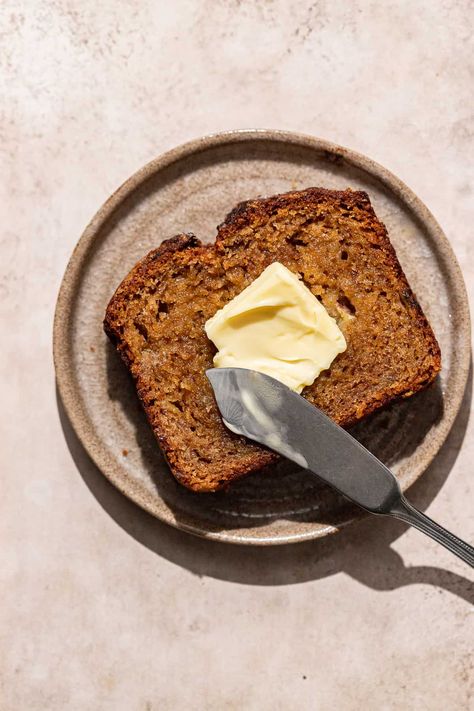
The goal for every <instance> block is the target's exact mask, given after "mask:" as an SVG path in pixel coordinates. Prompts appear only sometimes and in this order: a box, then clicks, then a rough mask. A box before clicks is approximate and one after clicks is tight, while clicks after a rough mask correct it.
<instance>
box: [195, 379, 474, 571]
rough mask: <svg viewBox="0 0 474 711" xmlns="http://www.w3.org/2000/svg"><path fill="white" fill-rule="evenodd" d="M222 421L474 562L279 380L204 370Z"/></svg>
mask: <svg viewBox="0 0 474 711" xmlns="http://www.w3.org/2000/svg"><path fill="white" fill-rule="evenodd" d="M206 375H207V377H208V379H209V381H210V383H211V385H212V387H213V390H214V394H215V398H216V401H217V405H218V407H219V410H220V413H221V415H222V418H223V420H224V424H225V425H226V426H227V427H228V428H229V429H230V430H231V431H232V432H234V433H236V434H239V435H244V436H245V437H248V438H249V439H252V440H254V441H256V442H259V443H260V444H263V445H264V446H266V447H268V448H269V449H272V450H274V451H275V452H278V453H279V454H281V455H282V456H284V457H286V458H287V459H290V460H292V461H293V462H295V463H296V464H299V465H300V466H301V467H303V468H305V469H308V470H310V471H311V472H312V473H314V474H316V475H317V476H318V477H320V479H322V480H323V481H325V482H326V483H327V484H330V485H331V486H333V487H334V488H335V489H337V490H338V491H339V492H340V493H341V494H343V495H344V496H346V497H347V498H349V499H351V500H352V501H353V502H355V503H356V504H358V505H359V506H361V507H362V508H363V509H365V510H366V511H369V512H371V513H374V514H389V515H392V516H396V517H397V518H400V519H402V520H403V521H405V522H407V523H410V524H411V525H413V526H415V527H416V528H418V529H419V530H421V531H423V532H424V533H426V534H427V535H430V536H431V537H432V538H434V539H435V540H437V541H438V542H439V543H442V544H443V545H444V546H445V547H447V548H448V549H449V550H451V551H452V552H453V553H456V555H458V556H459V557H461V558H462V559H463V560H465V561H466V562H467V563H469V564H470V565H471V566H474V549H473V548H472V547H471V546H470V545H469V544H467V543H465V542H464V541H462V540H461V539H459V538H458V537H457V536H454V534H452V533H450V532H449V531H446V529H444V528H443V527H441V526H439V524H437V523H435V522H434V521H432V519H430V518H428V516H426V515H425V514H423V513H421V512H420V511H418V510H417V509H416V508H415V507H414V506H412V505H411V504H410V503H409V502H408V501H407V500H406V498H405V497H404V496H403V494H402V492H401V489H400V486H399V484H398V481H397V479H396V478H395V476H394V475H393V473H392V472H391V471H390V469H388V467H386V466H385V464H383V463H382V462H381V461H379V460H378V459H377V458H376V457H375V456H374V455H373V454H372V453H371V452H369V451H368V450H367V449H366V448H365V447H364V446H363V445H361V444H360V443H359V442H358V441H357V440H356V439H355V438H354V437H352V435H350V434H349V433H348V432H346V431H345V430H344V429H342V427H339V426H338V425H337V424H336V423H335V422H333V421H332V420H331V419H330V418H329V417H328V416H327V415H325V414H324V413H323V412H322V411H321V410H319V409H318V408H317V407H315V406H314V405H312V404H311V403H309V402H308V401H307V400H305V398H304V397H302V396H301V395H298V394H297V393H295V392H293V391H292V390H290V388H288V387H287V386H286V385H284V384H283V383H280V382H279V381H278V380H275V379H274V378H271V377H270V376H268V375H264V374H263V373H258V372H256V371H254V370H246V369H243V368H213V369H210V370H207V371H206Z"/></svg>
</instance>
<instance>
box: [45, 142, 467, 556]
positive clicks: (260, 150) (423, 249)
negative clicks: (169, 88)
mask: <svg viewBox="0 0 474 711" xmlns="http://www.w3.org/2000/svg"><path fill="white" fill-rule="evenodd" d="M309 186H323V187H326V188H338V189H343V188H347V187H351V188H354V189H362V190H366V191H367V192H368V194H369V196H370V199H371V201H372V204H373V206H374V208H375V212H376V213H377V215H378V217H379V218H380V219H381V220H382V221H383V222H384V223H385V225H386V227H387V229H388V232H389V235H390V239H391V241H392V243H393V244H394V246H395V248H396V251H397V254H398V257H399V259H400V262H401V264H402V267H403V269H404V270H405V273H406V275H407V277H408V280H409V282H410V284H411V286H412V288H413V289H414V291H415V292H416V294H417V296H418V299H419V301H420V302H421V304H422V307H423V309H424V310H425V313H426V314H427V316H428V319H429V320H430V322H431V324H432V326H433V329H434V331H435V333H436V336H437V338H438V341H439V343H440V346H441V351H442V356H443V369H442V374H441V376H440V378H439V379H438V381H437V383H436V384H435V386H434V387H432V388H430V389H429V390H427V391H425V392H423V393H421V394H419V395H417V396H415V397H413V398H412V399H410V400H408V401H405V402H402V403H397V404H395V405H392V406H391V407H390V408H388V409H385V410H383V411H381V412H379V413H377V414H375V415H374V416H372V417H371V418H370V419H369V420H367V421H366V422H364V423H361V424H360V425H358V426H357V428H355V430H354V434H355V435H356V436H357V437H358V438H359V439H360V440H361V441H363V443H364V444H365V445H366V446H368V448H369V449H370V450H371V451H372V452H374V453H375V454H376V455H377V456H378V457H379V458H381V459H382V460H383V461H384V462H385V463H387V464H388V465H389V466H390V467H391V468H392V469H393V471H394V472H395V473H396V475H397V477H398V479H399V481H400V483H401V486H402V488H403V489H406V488H407V487H408V486H410V484H412V483H413V482H414V481H415V480H416V479H417V478H418V477H419V476H420V475H421V474H422V473H423V471H424V470H425V469H426V467H427V466H428V464H429V463H430V462H431V460H432V459H433V457H434V456H435V455H436V453H437V452H438V450H439V448H440V446H441V445H442V443H443V441H444V440H445V438H446V436H447V434H448V432H449V429H450V427H451V425H452V423H453V421H454V418H455V416H456V413H457V411H458V409H459V406H460V403H461V400H462V396H463V392H464V387H465V383H466V379H467V373H468V365H469V342H470V336H469V314H468V307H467V299H466V292H465V287H464V283H463V279H462V276H461V273H460V270H459V267H458V264H457V262H456V259H455V257H454V255H453V252H452V250H451V247H450V246H449V243H448V241H447V239H446V237H445V236H444V234H443V232H442V231H441V229H440V227H439V226H438V225H437V223H436V222H435V220H434V218H433V216H432V215H431V214H430V212H429V211H428V210H427V208H426V207H425V206H424V205H423V203H422V202H421V201H420V200H419V199H418V198H417V197H416V196H415V195H414V194H413V193H412V192H411V191H410V190H409V189H408V188H407V187H406V186H405V185H404V184H403V183H402V182H401V181H400V180H398V178H396V177H395V176H394V175H392V174H391V173H389V172H388V171H387V170H385V169H384V168H382V167H381V166H380V165H377V164H376V163H374V162H373V161H371V160H369V159H368V158H366V157H364V156H362V155H360V154H356V153H354V152H353V151H350V150H348V149H346V148H342V147H340V146H336V145H333V144H331V143H328V142H327V141H324V140H321V139H316V138H311V137H308V136H301V135H297V134H294V133H287V132H282V131H261V130H259V131H235V132H231V133H225V134H220V135H216V136H210V137H206V138H202V139H200V140H197V141H193V142H192V143H188V144H186V145H184V146H182V147H180V148H177V149H175V150H173V151H171V152H169V153H166V154H165V155H163V156H161V157H159V158H157V159H156V160H153V161H152V162H151V163H149V164H148V165H146V166H145V167H144V168H142V170H140V171H138V173H136V174H135V175H134V176H132V177H131V178H130V179H129V180H128V181H127V182H126V183H125V184H124V185H122V187H121V188H119V189H118V190H117V192H116V193H114V195H112V197H111V198H110V199H109V200H108V201H107V202H106V203H105V205H104V206H103V207H102V208H101V209H100V210H99V212H98V213H97V214H96V216H95V217H94V219H93V220H92V222H91V223H90V225H89V226H88V227H87V229H86V231H85V232H84V234H83V236H82V237H81V239H80V240H79V243H78V245H77V247H76V249H75V251H74V253H73V255H72V257H71V260H70V262H69V265H68V267H67V270H66V273H65V275H64V280H63V283H62V286H61V290H60V294H59V298H58V303H57V309H56V317H55V325H54V356H55V365H56V375H57V382H58V387H59V392H60V395H61V399H62V401H63V403H64V407H65V409H66V412H67V414H68V417H69V419H70V421H71V423H72V425H73V427H74V429H75V431H76V433H77V435H78V437H79V438H80V440H81V442H82V444H83V445H84V447H85V449H86V450H87V452H88V453H89V455H90V456H91V457H92V459H93V460H94V461H95V463H96V464H97V466H98V467H99V468H100V469H101V470H102V471H103V473H104V474H105V476H106V477H107V478H108V479H109V480H110V481H111V482H112V483H113V484H114V485H115V486H116V487H117V488H118V489H120V491H122V492H123V493H124V494H125V495H126V496H128V497H129V498H131V499H132V500H133V501H135V502H136V503H137V504H139V505H140V506H142V507H143V508H144V509H146V510H147V511H149V512H150V513H152V514H153V515H154V516H156V517H157V518H159V519H161V520H162V521H165V522H166V523H169V524H171V525H173V526H176V527H177V528H181V529H184V530H186V531H190V532H192V533H195V534H198V535H200V536H205V537H209V538H214V539H219V540H222V541H227V542H234V543H252V544H275V543H289V542H293V541H302V540H306V539H310V538H318V537H321V536H324V535H326V534H328V533H333V532H334V531H336V530H338V528H340V527H341V526H343V525H345V524H347V523H348V522H350V521H351V520H354V518H356V517H358V516H360V515H361V514H360V511H359V510H356V509H355V507H353V506H351V505H350V504H348V503H347V502H346V501H345V500H344V499H343V498H342V497H340V496H339V495H338V494H336V493H335V492H333V491H332V490H330V489H329V488H327V487H325V486H323V485H322V484H321V483H320V482H319V481H318V480H317V478H316V477H314V476H313V475H311V474H309V473H308V472H304V471H302V470H300V469H298V468H297V467H296V466H295V465H290V464H289V463H287V462H285V463H282V464H280V465H278V466H277V467H276V468H275V469H273V470H271V471H270V472H268V473H265V475H263V474H260V475H258V474H256V475H252V476H250V477H248V478H247V479H244V480H242V481H240V482H237V483H236V484H234V485H233V486H232V488H230V489H229V491H227V492H223V493H217V494H204V495H203V494H193V493H191V492H189V491H187V490H186V489H184V488H182V487H180V486H179V485H178V484H177V483H176V481H175V480H174V478H173V477H172V476H171V475H170V473H169V470H168V467H167V465H166V463H165V461H164V460H163V457H162V456H161V453H160V450H159V448H158V445H157V444H156V442H155V440H154V437H153V434H152V433H151V431H150V429H149V426H148V424H147V422H146V419H145V415H144V414H143V412H142V410H141V407H140V405H139V403H138V400H137V397H136V394H135V390H134V387H133V384H132V382H131V379H130V378H129V376H128V374H127V372H126V370H125V367H124V366H123V364H122V362H121V361H120V358H119V357H118V355H117V354H116V353H115V351H114V349H113V348H112V347H111V345H110V344H109V342H108V340H107V338H106V337H105V335H104V333H103V330H102V319H103V316H104V311H105V307H106V305H107V302H108V300H109V299H110V297H111V295H112V293H113V292H114V290H115V288H116V287H117V285H118V284H119V282H120V281H121V279H122V278H123V277H124V276H125V274H126V273H127V272H128V271H129V269H130V268H131V267H132V266H133V265H134V264H135V262H137V261H138V260H139V259H140V258H141V257H142V256H143V255H144V254H146V253H147V252H148V251H149V250H151V249H152V248H154V247H156V246H157V245H158V244H159V243H160V242H161V241H162V240H163V239H165V238H167V237H171V236H172V235H174V234H176V233H178V232H194V233H195V234H196V235H197V236H198V237H199V238H201V239H202V240H203V241H213V240H214V237H215V234H216V225H217V224H219V223H220V222H222V220H223V219H224V217H225V215H226V214H227V212H229V210H230V209H231V208H232V207H233V206H234V205H235V204H236V203H237V202H239V201H241V200H246V199H248V198H254V197H256V196H259V195H262V196H267V195H273V194H275V193H281V192H286V191H288V190H295V189H303V188H306V187H309Z"/></svg>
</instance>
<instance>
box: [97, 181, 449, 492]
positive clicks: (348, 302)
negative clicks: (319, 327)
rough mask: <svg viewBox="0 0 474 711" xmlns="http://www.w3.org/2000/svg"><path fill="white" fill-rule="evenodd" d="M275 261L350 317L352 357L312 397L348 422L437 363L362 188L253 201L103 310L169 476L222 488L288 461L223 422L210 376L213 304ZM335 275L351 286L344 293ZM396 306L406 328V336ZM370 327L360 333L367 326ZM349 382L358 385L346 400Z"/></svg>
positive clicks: (145, 262) (178, 244) (179, 248)
mask: <svg viewBox="0 0 474 711" xmlns="http://www.w3.org/2000/svg"><path fill="white" fill-rule="evenodd" d="M282 235H283V237H282ZM318 250H319V251H318ZM324 250H326V252H324ZM335 250H336V251H335ZM337 250H339V251H337ZM323 252H324V254H323ZM328 255H329V256H328ZM335 259H342V261H341V262H340V263H336V262H335V261H334V260H335ZM277 260H278V261H283V263H285V261H286V262H287V266H288V267H289V268H293V270H295V271H299V273H300V275H301V276H302V278H303V280H304V281H305V283H306V284H307V286H308V287H309V288H310V289H311V290H312V291H313V293H315V295H317V296H318V298H320V299H321V300H322V301H323V303H324V304H325V306H326V308H328V310H329V312H330V313H331V315H334V316H335V317H336V318H338V319H339V318H341V319H342V325H341V327H342V328H343V331H344V332H345V335H346V340H347V341H348V346H349V347H348V351H349V352H348V353H346V354H341V356H339V357H338V358H337V359H336V361H335V363H334V364H333V366H332V367H331V369H330V370H329V371H325V372H324V373H323V374H321V376H320V378H318V380H317V381H316V383H315V384H314V385H313V386H310V387H309V388H306V389H305V391H304V392H303V395H304V396H305V397H306V398H307V399H308V400H309V401H310V402H313V403H314V404H316V405H318V406H320V407H321V408H322V409H324V410H325V411H326V412H327V413H328V414H329V415H330V416H331V417H333V419H334V420H335V421H337V422H338V423H339V424H340V425H341V426H344V427H347V426H350V425H352V424H354V423H355V422H357V421H359V420H360V419H362V418H363V417H365V416H366V415H368V414H370V413H372V412H373V411H375V410H376V409H378V408H380V407H382V406H384V405H386V404H388V403H389V402H391V401H392V400H394V399H395V398H398V397H408V396H410V395H412V394H413V393H415V392H417V391H418V390H420V389H422V388H424V387H426V386H427V385H428V384H429V383H430V382H432V381H433V380H434V378H435V377H436V375H437V373H438V372H439V370H440V367H441V356H440V350H439V346H438V344H437V342H436V338H435V336H434V334H433V332H432V330H431V327H430V325H429V323H428V321H427V319H426V317H425V315H424V313H423V311H422V309H421V306H420V305H419V303H418V301H417V299H416V297H415V295H414V294H413V292H412V291H411V289H410V286H409V284H408V282H407V279H406V277H405V275H404V273H403V271H402V268H401V266H400V264H399V262H398V259H397V256H396V254H395V250H394V249H393V246H392V245H391V243H390V240H389V238H388V235H387V232H386V229H385V227H384V225H383V224H382V223H381V222H380V221H379V220H377V218H376V216H375V213H374V211H373V209H372V206H371V204H370V200H369V198H368V196H367V194H366V193H363V192H356V191H351V190H346V191H331V190H325V189H323V188H309V189H307V190H304V191H298V192H291V193H286V194H283V195H276V196H274V197H271V198H266V199H257V200H250V201H247V202H244V203H241V204H239V205H238V206H237V207H236V208H234V209H233V210H232V211H231V212H230V213H229V215H228V216H227V217H226V219H225V221H224V222H223V223H222V224H221V225H220V226H219V227H218V233H217V238H216V242H215V244H211V245H203V244H202V243H201V242H200V241H199V240H198V239H197V238H196V237H195V236H194V235H192V234H181V235H177V236H176V237H173V238H171V239H169V240H166V241H164V242H163V243H162V244H161V245H160V246H159V247H158V248H157V249H155V250H153V251H152V252H150V253H149V254H148V255H146V256H145V257H144V258H143V259H142V260H141V261H140V262H138V264H137V265H136V266H135V267H134V268H133V269H132V270H131V272H130V273H129V274H128V275H127V276H126V277H125V279H124V280H123V281H122V283H121V284H120V286H119V287H118V289H117V291H116V292H115V294H114V296H113V297H112V299H111V300H110V303H109V305H108V307H107V310H106V315H105V320H104V329H105V331H106V333H107V335H108V336H109V337H110V338H111V340H112V341H113V342H114V343H115V345H116V347H117V350H118V351H119V353H120V355H121V356H122V358H123V360H124V362H125V364H126V365H127V367H128V368H129V370H130V372H131V374H132V376H133V377H134V380H135V383H136V387H137V392H138V395H139V397H140V399H141V401H142V403H143V406H144V409H145V412H146V414H147V417H148V419H149V422H150V424H151V426H152V428H153V431H154V433H155V435H156V437H157V439H158V441H159V443H160V446H161V448H162V450H163V452H164V454H165V456H166V457H167V460H168V462H169V464H170V468H171V470H172V472H173V474H174V475H175V477H176V478H177V479H178V481H180V482H181V483H182V484H183V485H185V486H187V487H188V488H190V489H193V490H195V491H214V490H216V489H219V488H222V487H225V486H227V485H228V484H229V483H230V482H231V481H233V480H234V479H237V478H240V477H242V476H244V475H246V474H249V473H250V472H253V471H256V470H258V469H260V468H262V467H263V466H266V465H268V464H271V463H273V462H275V461H277V460H278V459H279V457H278V455H276V454H274V453H273V452H270V451H269V450H267V449H265V448H264V447H260V446H258V445H256V444H254V443H251V442H249V441H248V440H245V439H244V438H241V437H238V436H237V435H234V434H232V433H230V432H229V431H228V430H227V429H226V428H224V426H223V424H222V422H221V420H220V417H219V414H218V411H217V406H216V404H215V401H214V398H213V394H212V390H211V388H210V385H209V383H208V382H207V379H206V378H205V376H204V370H205V368H206V367H211V366H212V355H213V348H212V346H211V344H209V342H208V341H207V339H206V337H205V334H204V331H203V325H204V322H205V320H207V318H208V317H209V316H210V315H213V313H215V311H216V310H217V308H219V307H220V306H221V305H222V304H223V303H225V302H226V301H228V300H230V299H231V298H233V296H234V295H235V294H236V293H239V291H241V290H242V289H243V288H244V287H245V286H246V285H247V283H249V282H250V281H252V280H253V279H254V278H255V277H256V276H258V273H260V272H261V271H262V270H263V268H265V266H267V265H268V264H269V263H271V262H272V261H277ZM311 260H312V261H311ZM318 260H319V261H318ZM308 264H309V265H310V266H309V267H308ZM364 269H365V270H366V271H367V275H368V277H367V280H366V282H364V277H363V275H361V274H362V272H363V271H364ZM318 270H319V271H318ZM339 272H340V274H339ZM338 279H340V280H341V282H342V283H343V287H344V288H343V290H342V292H341V293H342V296H339V297H338V298H337V295H338V293H339V291H340V289H339V287H338V285H337V283H336V282H337V280H338ZM183 284H184V286H183ZM320 284H323V287H324V288H323V287H321V289H320ZM341 288H342V287H341ZM374 294H376V295H377V299H378V301H377V299H375V300H374ZM348 295H349V296H348ZM194 297H195V299H194V300H195V302H196V304H197V306H198V307H199V308H198V310H197V311H196V308H197V307H196V308H195V307H194V306H193V307H192V308H193V309H194V311H193V310H191V311H190V312H189V313H188V312H187V311H186V308H187V304H186V303H185V302H186V301H190V300H191V301H192V300H193V298H194ZM160 300H164V301H160ZM385 302H387V303H385ZM389 302H390V303H389ZM163 303H164V304H165V306H164V307H163V308H166V311H165V312H161V311H160V308H161V307H160V305H162V304H163ZM353 303H355V304H356V307H357V312H356V315H355V317H354V314H353V313H352V310H353V309H354V310H355V308H354V305H353ZM189 308H190V309H191V306H189ZM371 309H372V310H375V311H374V312H377V314H381V317H380V318H382V317H383V318H384V319H385V321H384V327H383V329H382V328H378V327H377V324H374V322H373V321H371ZM377 309H378V311H377ZM168 310H169V312H168ZM397 315H398V318H399V319H401V322H402V326H403V328H401V329H399V331H400V332H399V333H398V334H397V322H396V321H395V320H394V319H396V317H397ZM357 319H359V321H357ZM362 322H363V323H364V328H362V327H359V328H358V325H359V324H360V323H362ZM372 332H373V333H372ZM408 333H409V334H410V339H411V341H410V343H407V344H405V342H403V343H402V344H401V345H400V343H398V342H397V335H398V337H399V338H403V339H405V340H406V339H407V334H408ZM365 336H367V339H365ZM369 337H370V338H373V339H374V340H373V342H372V341H369ZM366 341H367V343H366ZM379 343H382V344H383V347H382V346H380V345H379ZM354 344H356V345H357V349H356V350H355V351H354V353H352V354H351V347H352V346H353V345H354ZM362 349H365V351H366V352H365V353H364V354H363V355H364V358H362V356H361V350H362ZM351 355H352V359H353V362H354V363H356V365H357V367H358V368H359V372H357V371H356V372H355V373H354V378H353V381H351V379H350V376H351V374H350V373H349V374H348V373H347V372H346V371H347V368H348V367H349V366H350V362H351V361H350V358H351ZM371 359H372V360H373V362H374V375H373V381H371V380H370V376H371V374H370V373H366V372H365V371H364V377H365V378H366V381H367V382H365V381H362V380H361V378H360V375H361V372H360V371H361V370H363V369H364V368H365V370H368V369H370V361H371ZM392 360H393V361H394V362H392ZM175 363H176V365H175ZM343 363H344V365H342V364H343ZM170 364H171V365H170ZM348 364H349V365H348ZM367 364H369V365H367ZM188 370H189V371H190V372H191V376H192V377H191V381H190V384H189V383H188V384H185V388H184V389H183V388H182V382H181V384H180V381H183V379H184V380H186V379H187V378H188ZM385 371H387V372H389V373H390V377H385V375H384V373H385ZM359 381H360V383H359ZM353 382H356V383H357V387H356V388H355V389H354V392H353V395H352V396H348V395H347V387H349V386H352V385H353ZM364 388H365V390H364ZM334 393H336V395H337V396H335V395H334ZM175 408H178V409H177V410H176V412H175ZM178 410H179V411H178ZM190 452H194V453H195V454H194V455H191V456H190Z"/></svg>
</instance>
